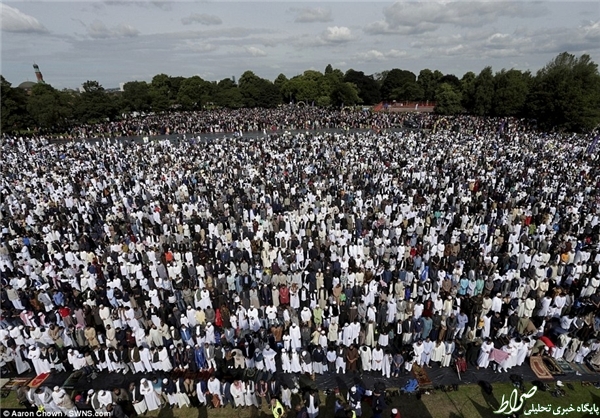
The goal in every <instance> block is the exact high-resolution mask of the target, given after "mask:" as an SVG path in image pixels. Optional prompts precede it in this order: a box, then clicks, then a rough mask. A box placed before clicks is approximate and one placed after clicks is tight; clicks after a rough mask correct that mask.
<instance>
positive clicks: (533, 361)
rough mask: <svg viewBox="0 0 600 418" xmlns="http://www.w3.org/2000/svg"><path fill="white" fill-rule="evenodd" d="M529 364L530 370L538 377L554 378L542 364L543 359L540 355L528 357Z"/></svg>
mask: <svg viewBox="0 0 600 418" xmlns="http://www.w3.org/2000/svg"><path fill="white" fill-rule="evenodd" d="M529 365H530V366H531V370H533V372H534V373H535V375H536V376H537V378H538V379H548V380H552V379H554V378H553V377H552V375H551V374H550V372H549V371H548V369H547V368H546V365H545V364H544V359H543V358H542V357H541V356H532V357H530V358H529Z"/></svg>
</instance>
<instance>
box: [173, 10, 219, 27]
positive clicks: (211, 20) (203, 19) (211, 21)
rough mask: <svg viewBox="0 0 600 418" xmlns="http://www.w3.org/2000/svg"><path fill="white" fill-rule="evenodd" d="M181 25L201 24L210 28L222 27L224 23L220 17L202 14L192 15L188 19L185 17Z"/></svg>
mask: <svg viewBox="0 0 600 418" xmlns="http://www.w3.org/2000/svg"><path fill="white" fill-rule="evenodd" d="M181 23H183V24H184V25H191V24H193V23H200V24H201V25H207V26H210V25H220V24H221V23H223V21H222V20H221V18H220V17H219V16H215V15H209V14H206V13H202V14H198V13H192V14H191V15H189V16H188V17H184V18H183V19H181Z"/></svg>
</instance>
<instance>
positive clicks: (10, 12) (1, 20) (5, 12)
mask: <svg viewBox="0 0 600 418" xmlns="http://www.w3.org/2000/svg"><path fill="white" fill-rule="evenodd" d="M0 26H1V27H2V31H4V32H21V33H48V29H46V27H44V25H42V24H41V23H40V22H39V20H37V19H36V18H35V17H33V16H30V15H27V14H25V13H23V12H21V11H20V10H18V9H15V8H14V7H10V6H7V5H6V4H4V3H0Z"/></svg>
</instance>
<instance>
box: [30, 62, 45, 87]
mask: <svg viewBox="0 0 600 418" xmlns="http://www.w3.org/2000/svg"><path fill="white" fill-rule="evenodd" d="M33 71H35V78H36V79H37V82H38V83H41V84H46V82H45V81H44V76H43V75H42V72H41V71H40V67H38V65H37V64H35V63H34V64H33Z"/></svg>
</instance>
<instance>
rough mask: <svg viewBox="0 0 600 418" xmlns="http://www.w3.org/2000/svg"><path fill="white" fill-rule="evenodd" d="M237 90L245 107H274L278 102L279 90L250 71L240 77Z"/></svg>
mask: <svg viewBox="0 0 600 418" xmlns="http://www.w3.org/2000/svg"><path fill="white" fill-rule="evenodd" d="M239 90H240V94H241V95H242V100H243V103H244V106H245V107H266V108H268V107H275V106H277V105H278V104H279V103H280V101H279V98H280V94H279V89H278V88H277V87H276V86H275V85H274V84H273V83H271V82H270V81H269V80H266V79H264V78H261V77H259V76H257V75H256V74H254V73H253V72H252V71H246V72H245V73H244V74H242V76H241V77H240V82H239Z"/></svg>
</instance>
